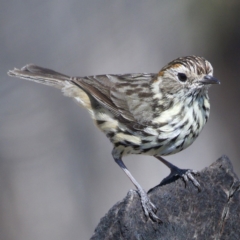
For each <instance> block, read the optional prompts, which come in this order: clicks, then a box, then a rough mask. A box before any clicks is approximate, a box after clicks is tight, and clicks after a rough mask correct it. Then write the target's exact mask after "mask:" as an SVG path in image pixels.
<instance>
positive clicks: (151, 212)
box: [138, 190, 162, 223]
mask: <svg viewBox="0 0 240 240" xmlns="http://www.w3.org/2000/svg"><path fill="white" fill-rule="evenodd" d="M138 193H139V195H140V198H141V203H142V207H143V211H144V214H145V216H146V217H147V218H149V217H150V218H151V219H152V220H153V221H155V222H159V223H162V220H161V219H160V218H159V217H158V216H157V215H156V214H155V213H156V212H157V207H156V206H155V205H154V204H153V203H152V202H151V201H150V199H149V197H148V195H147V193H146V192H145V191H141V190H139V191H138Z"/></svg>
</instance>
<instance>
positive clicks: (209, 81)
mask: <svg viewBox="0 0 240 240" xmlns="http://www.w3.org/2000/svg"><path fill="white" fill-rule="evenodd" d="M199 82H200V83H202V84H220V81H219V80H218V79H216V78H214V77H212V76H210V75H206V76H205V77H204V78H203V79H202V80H200V81H199Z"/></svg>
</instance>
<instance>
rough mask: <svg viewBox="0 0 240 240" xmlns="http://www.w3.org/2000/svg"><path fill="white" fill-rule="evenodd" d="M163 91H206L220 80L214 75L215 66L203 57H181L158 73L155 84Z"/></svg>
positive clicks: (172, 92)
mask: <svg viewBox="0 0 240 240" xmlns="http://www.w3.org/2000/svg"><path fill="white" fill-rule="evenodd" d="M157 82H158V84H159V87H160V90H161V92H162V93H163V92H165V93H168V94H173V95H174V93H177V92H178V91H181V92H182V91H184V92H185V93H192V92H196V93H198V92H200V91H202V90H203V91H205V90H207V89H208V88H209V86H211V85H212V84H219V83H220V81H219V80H217V79H216V78H214V77H213V67H212V65H211V63H210V62H208V61H207V60H206V59H204V58H203V57H196V56H187V57H181V58H177V59H175V60H173V61H172V62H170V63H168V64H167V65H166V66H165V67H163V68H162V69H161V71H160V72H159V73H158V78H157V80H156V83H155V84H157Z"/></svg>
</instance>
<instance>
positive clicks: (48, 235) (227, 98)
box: [0, 0, 240, 240]
mask: <svg viewBox="0 0 240 240" xmlns="http://www.w3.org/2000/svg"><path fill="white" fill-rule="evenodd" d="M239 12H240V2H239V1H231V0H230V1H209V0H205V1H198V2H196V1H194V2H193V1H191V0H183V1H173V0H163V1H159V0H158V1H157V0H155V1H143V0H132V1H127V0H123V1H109V0H100V1H96V0H95V1H94V0H80V1H79V0H68V1H66V0H65V1H64V0H58V1H57V0H52V1H37V0H25V1H17V0H12V1H7V0H2V1H1V7H0V33H1V34H0V49H1V55H0V76H1V87H0V239H1V240H2V239H3V240H32V239H34V240H40V239H41V240H42V239H44V240H48V239H49V240H65V239H69V240H75V239H89V238H90V236H91V235H92V234H93V231H94V228H95V227H96V225H97V224H98V222H99V220H100V218H101V217H103V216H104V214H105V213H106V212H107V211H108V210H109V209H110V208H111V207H112V205H113V204H115V203H116V202H117V201H119V200H121V199H122V198H123V197H124V196H125V195H126V193H127V191H128V190H129V189H131V188H133V185H132V184H131V182H130V181H129V180H128V178H127V177H126V176H125V174H124V173H123V172H122V170H121V169H120V168H119V167H118V166H117V165H116V164H115V162H114V161H113V159H112V157H111V150H112V145H111V144H110V143H109V141H108V139H107V138H106V137H105V136H104V135H103V134H102V133H101V132H99V130H98V129H97V128H95V126H94V124H93V122H92V121H91V119H90V116H89V114H88V112H87V111H86V110H85V109H83V108H80V107H79V106H78V105H77V104H76V103H75V102H74V101H73V100H72V99H70V98H66V97H63V96H62V94H61V92H60V91H59V90H57V89H54V88H50V87H48V86H43V85H39V84H35V83H31V82H27V81H24V80H20V79H16V78H10V77H8V76H7V71H8V70H9V69H13V68H14V67H18V68H20V67H22V66H24V65H25V64H27V63H35V64H37V65H40V66H43V67H48V68H51V69H54V70H56V71H59V72H62V73H65V74H69V75H72V76H76V75H78V76H85V75H94V74H104V73H131V72H158V71H159V70H160V68H161V67H163V66H164V65H165V64H167V63H168V62H169V61H171V60H173V59H175V58H177V57H180V56H186V55H192V54H194V55H199V56H204V57H205V58H206V59H208V60H209V61H210V62H211V63H212V65H213V67H214V69H215V72H214V73H215V77H217V78H219V79H220V80H221V85H219V86H213V87H212V88H211V89H210V98H211V115H210V119H209V122H208V123H207V125H206V126H205V128H204V130H203V132H202V134H201V135H200V136H199V138H198V139H197V140H196V141H195V142H194V144H193V145H192V146H191V147H189V148H188V149H186V150H185V151H183V152H181V153H179V154H176V155H173V156H170V157H167V158H166V159H167V160H169V161H171V162H172V163H173V164H175V165H177V166H179V167H181V168H193V169H196V170H201V169H203V168H204V167H207V166H208V165H210V164H211V163H212V162H214V161H215V160H216V159H218V158H219V157H220V156H221V155H222V154H226V155H227V156H229V157H230V159H231V160H232V163H233V165H234V169H235V172H236V173H237V174H238V175H239V174H240V147H239V143H240V127H239V125H240V123H239V120H240V107H239V104H240V16H239ZM124 160H125V163H126V165H127V166H128V168H129V169H130V171H131V172H132V174H133V175H134V176H135V178H136V179H137V180H138V181H139V183H140V184H141V185H142V186H143V187H144V188H145V189H146V190H148V189H149V188H151V187H153V186H155V185H157V184H158V183H159V182H160V181H161V179H162V178H163V177H165V176H166V175H167V174H168V173H169V170H168V169H167V168H166V167H165V166H164V165H163V164H161V163H160V162H158V161H157V160H156V159H154V158H153V157H146V156H129V157H127V158H125V159H124Z"/></svg>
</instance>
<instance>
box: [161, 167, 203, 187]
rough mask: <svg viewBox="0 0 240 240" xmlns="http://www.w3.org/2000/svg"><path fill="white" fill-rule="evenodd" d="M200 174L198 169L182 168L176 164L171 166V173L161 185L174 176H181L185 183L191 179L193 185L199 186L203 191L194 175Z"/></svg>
mask: <svg viewBox="0 0 240 240" xmlns="http://www.w3.org/2000/svg"><path fill="white" fill-rule="evenodd" d="M198 174H199V172H198V171H196V170H192V169H180V168H178V167H176V166H172V167H171V173H170V174H169V175H168V176H167V177H166V178H164V179H163V180H162V182H161V183H160V185H164V184H166V183H167V182H169V181H170V179H172V178H174V177H181V178H182V179H183V181H184V182H185V185H186V184H187V182H188V181H189V180H190V181H191V182H192V183H193V185H194V186H195V187H197V188H198V190H199V191H201V188H200V184H199V182H198V181H197V180H196V179H195V178H194V176H193V175H198Z"/></svg>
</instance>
